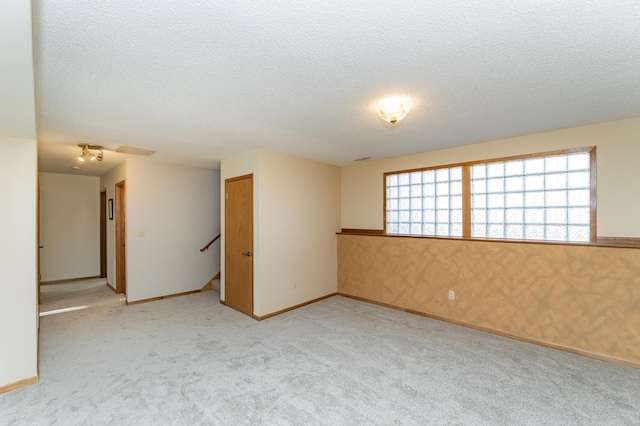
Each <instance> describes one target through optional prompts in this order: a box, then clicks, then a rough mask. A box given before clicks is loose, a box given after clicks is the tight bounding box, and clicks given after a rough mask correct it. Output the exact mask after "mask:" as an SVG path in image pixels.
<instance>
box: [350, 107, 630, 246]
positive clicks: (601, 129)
mask: <svg viewBox="0 0 640 426" xmlns="http://www.w3.org/2000/svg"><path fill="white" fill-rule="evenodd" d="M584 146H597V164H598V180H597V186H598V198H597V201H598V223H597V226H598V235H599V236H603V237H636V238H637V237H640V221H638V220H637V215H638V214H637V212H638V211H640V197H637V196H635V193H636V192H637V191H636V189H635V188H636V186H637V185H638V183H640V167H638V166H637V165H638V164H639V163H640V118H633V119H627V120H619V121H613V122H607V123H602V124H595V125H590V126H584V127H576V128H571V129H564V130H558V131H553V132H546V133H538V134H533V135H527V136H521V137H515V138H510V139H502V140H497V141H491V142H484V143H479V144H474V145H466V146H462V147H458V148H451V149H444V150H439V151H431V152H424V153H421V154H415V155H408V156H403V157H395V158H389V159H383V160H378V161H369V162H365V163H360V164H355V165H352V166H347V167H343V168H342V227H343V228H365V229H382V228H383V220H384V219H383V178H382V176H383V173H384V172H389V171H397V170H405V169H411V168H419V167H428V166H436V165H446V164H452V163H459V162H466V161H474V160H483V159H491V158H499V157H505V156H512V155H520V154H530V153H536V152H544V151H552V150H558V149H566V148H575V147H584Z"/></svg>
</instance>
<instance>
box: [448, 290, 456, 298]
mask: <svg viewBox="0 0 640 426" xmlns="http://www.w3.org/2000/svg"><path fill="white" fill-rule="evenodd" d="M455 298H456V292H455V291H453V290H449V299H450V300H454V299H455Z"/></svg>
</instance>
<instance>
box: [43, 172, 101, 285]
mask: <svg viewBox="0 0 640 426" xmlns="http://www.w3.org/2000/svg"><path fill="white" fill-rule="evenodd" d="M38 177H39V181H40V244H41V245H43V246H44V247H43V248H42V249H41V250H40V256H41V257H40V273H41V275H42V278H41V279H42V281H54V280H62V279H70V278H80V277H93V276H98V275H100V178H99V177H96V176H78V175H75V176H74V175H63V174H55V173H40V174H39V175H38Z"/></svg>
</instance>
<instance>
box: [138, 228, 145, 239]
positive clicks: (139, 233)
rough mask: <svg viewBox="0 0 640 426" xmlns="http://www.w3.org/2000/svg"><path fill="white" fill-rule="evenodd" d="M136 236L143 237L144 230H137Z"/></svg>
mask: <svg viewBox="0 0 640 426" xmlns="http://www.w3.org/2000/svg"><path fill="white" fill-rule="evenodd" d="M136 236H138V237H144V229H138V231H137V232H136Z"/></svg>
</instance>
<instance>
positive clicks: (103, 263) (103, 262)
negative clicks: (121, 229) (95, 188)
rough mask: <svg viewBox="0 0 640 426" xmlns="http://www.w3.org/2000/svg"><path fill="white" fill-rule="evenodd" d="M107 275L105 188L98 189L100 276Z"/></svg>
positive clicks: (104, 276)
mask: <svg viewBox="0 0 640 426" xmlns="http://www.w3.org/2000/svg"><path fill="white" fill-rule="evenodd" d="M106 277H107V189H106V188H105V189H102V190H100V278H106Z"/></svg>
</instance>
